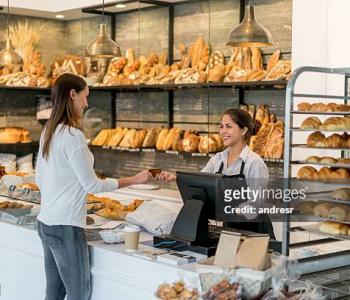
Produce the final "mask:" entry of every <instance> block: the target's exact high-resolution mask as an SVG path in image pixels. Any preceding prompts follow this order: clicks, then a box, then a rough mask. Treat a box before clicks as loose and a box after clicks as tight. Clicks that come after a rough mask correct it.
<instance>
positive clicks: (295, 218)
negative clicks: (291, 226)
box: [291, 214, 350, 226]
mask: <svg viewBox="0 0 350 300" xmlns="http://www.w3.org/2000/svg"><path fill="white" fill-rule="evenodd" d="M291 219H292V222H310V223H311V222H312V223H319V222H336V223H340V224H345V225H350V221H336V220H333V219H329V218H322V217H316V216H313V215H302V214H292V215H291ZM306 226H307V225H306Z"/></svg>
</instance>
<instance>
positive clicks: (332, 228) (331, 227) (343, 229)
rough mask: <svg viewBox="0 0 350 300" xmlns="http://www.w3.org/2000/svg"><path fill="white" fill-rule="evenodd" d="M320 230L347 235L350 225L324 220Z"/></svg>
mask: <svg viewBox="0 0 350 300" xmlns="http://www.w3.org/2000/svg"><path fill="white" fill-rule="evenodd" d="M320 231H321V232H325V233H329V234H335V235H347V234H348V231H349V226H348V225H345V224H341V223H336V222H323V223H322V224H321V225H320Z"/></svg>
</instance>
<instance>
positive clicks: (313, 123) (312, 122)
mask: <svg viewBox="0 0 350 300" xmlns="http://www.w3.org/2000/svg"><path fill="white" fill-rule="evenodd" d="M321 124H322V123H321V121H320V119H319V118H317V117H309V118H306V119H305V120H304V121H303V123H302V124H301V126H300V128H301V129H318V128H319V127H320V125H321Z"/></svg>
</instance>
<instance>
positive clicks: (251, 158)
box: [157, 108, 274, 238]
mask: <svg viewBox="0 0 350 300" xmlns="http://www.w3.org/2000/svg"><path fill="white" fill-rule="evenodd" d="M257 128H258V124H256V123H255V121H254V120H253V119H252V117H251V116H250V114H249V113H248V112H246V111H245V110H243V109H239V108H231V109H228V110H226V111H225V112H224V113H223V114H222V116H221V122H220V127H219V132H220V136H221V137H222V139H223V142H224V146H225V147H226V149H225V150H224V151H222V152H219V153H217V154H216V155H214V156H213V157H212V158H211V159H210V160H209V162H208V163H207V165H206V166H205V167H204V168H203V169H202V170H201V171H202V172H206V173H219V174H224V175H226V177H231V178H233V179H234V178H240V179H244V180H241V182H244V185H246V184H247V182H248V183H249V181H250V183H253V185H254V184H255V183H256V182H257V181H258V182H259V183H261V182H264V183H265V182H266V183H267V181H268V179H269V170H268V168H267V166H266V164H265V163H264V161H263V160H262V158H261V157H260V156H259V155H258V154H256V153H255V152H253V151H252V150H250V149H249V147H248V144H249V141H250V138H251V136H253V135H255V134H256V132H257ZM157 179H158V180H162V181H174V180H176V175H174V174H171V173H169V172H162V173H160V174H158V176H157ZM226 225H227V226H229V227H233V228H236V229H240V230H248V231H254V232H258V233H268V234H270V236H271V237H272V238H274V232H273V228H272V224H271V222H270V220H269V218H268V217H267V216H260V217H259V219H256V220H255V221H254V222H250V221H244V222H229V223H226Z"/></svg>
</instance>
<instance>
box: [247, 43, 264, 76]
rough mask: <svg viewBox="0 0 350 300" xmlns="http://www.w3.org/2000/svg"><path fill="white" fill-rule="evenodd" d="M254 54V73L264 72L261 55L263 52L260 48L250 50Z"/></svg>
mask: <svg viewBox="0 0 350 300" xmlns="http://www.w3.org/2000/svg"><path fill="white" fill-rule="evenodd" d="M250 51H251V53H252V69H253V71H257V70H263V59H262V55H261V50H260V48H258V47H252V48H250Z"/></svg>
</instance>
